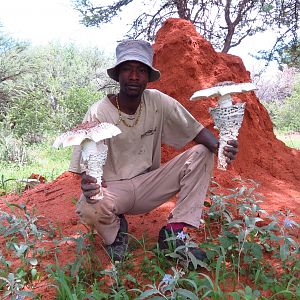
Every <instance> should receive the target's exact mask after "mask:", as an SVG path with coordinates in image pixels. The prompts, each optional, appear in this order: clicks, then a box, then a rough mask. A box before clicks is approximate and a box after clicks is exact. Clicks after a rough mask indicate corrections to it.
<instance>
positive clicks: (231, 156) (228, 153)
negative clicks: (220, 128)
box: [223, 140, 239, 164]
mask: <svg viewBox="0 0 300 300" xmlns="http://www.w3.org/2000/svg"><path fill="white" fill-rule="evenodd" d="M227 144H228V146H225V147H224V151H223V153H224V155H225V157H226V162H227V163H228V164H230V163H231V162H232V161H233V160H235V158H236V154H237V153H238V151H239V150H238V141H236V140H229V141H228V142H227Z"/></svg>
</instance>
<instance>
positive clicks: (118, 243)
mask: <svg viewBox="0 0 300 300" xmlns="http://www.w3.org/2000/svg"><path fill="white" fill-rule="evenodd" d="M119 218H120V229H119V231H118V233H117V236H116V239H115V241H114V242H113V243H112V244H111V245H108V246H105V249H106V251H107V253H108V255H109V256H110V258H111V260H112V261H113V262H117V261H119V262H121V261H122V260H123V259H124V256H125V253H126V251H127V247H128V235H127V233H128V223H127V221H126V219H125V217H124V215H119Z"/></svg>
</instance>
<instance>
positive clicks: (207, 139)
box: [194, 128, 238, 164]
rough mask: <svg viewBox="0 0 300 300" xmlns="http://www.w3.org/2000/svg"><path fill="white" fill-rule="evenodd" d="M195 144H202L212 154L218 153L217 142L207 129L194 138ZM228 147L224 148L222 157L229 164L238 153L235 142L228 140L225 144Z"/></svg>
mask: <svg viewBox="0 0 300 300" xmlns="http://www.w3.org/2000/svg"><path fill="white" fill-rule="evenodd" d="M194 141H195V142H196V143H197V144H202V145H204V146H205V147H206V148H208V149H209V150H210V151H211V152H213V153H216V154H217V153H218V148H219V141H218V140H217V139H216V137H215V136H214V135H213V134H212V133H211V132H210V131H209V130H208V129H207V128H203V129H202V130H201V131H200V132H199V133H198V134H197V135H196V137H195V138H194ZM227 144H228V146H225V147H224V155H225V157H226V162H227V163H228V164H229V163H231V161H232V160H235V158H236V154H237V153H238V142H237V141H236V140H230V141H228V142H227Z"/></svg>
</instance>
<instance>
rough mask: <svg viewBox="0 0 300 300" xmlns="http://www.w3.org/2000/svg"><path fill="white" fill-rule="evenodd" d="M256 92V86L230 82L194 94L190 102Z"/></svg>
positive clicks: (247, 83)
mask: <svg viewBox="0 0 300 300" xmlns="http://www.w3.org/2000/svg"><path fill="white" fill-rule="evenodd" d="M253 90H256V86H255V85H254V84H253V83H251V82H244V83H235V82H232V81H225V82H223V83H220V84H218V85H215V86H213V87H211V88H208V89H204V90H200V91H197V92H195V93H194V94H193V95H192V97H191V98H190V100H199V99H203V98H209V97H217V96H225V95H228V94H237V93H242V92H248V91H253Z"/></svg>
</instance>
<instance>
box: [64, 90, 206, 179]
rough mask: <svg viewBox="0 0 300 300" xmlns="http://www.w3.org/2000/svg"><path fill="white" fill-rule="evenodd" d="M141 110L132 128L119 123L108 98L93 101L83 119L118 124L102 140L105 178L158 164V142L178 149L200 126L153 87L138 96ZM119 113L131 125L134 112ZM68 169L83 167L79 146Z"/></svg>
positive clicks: (134, 173)
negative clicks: (116, 130) (114, 131)
mask: <svg viewBox="0 0 300 300" xmlns="http://www.w3.org/2000/svg"><path fill="white" fill-rule="evenodd" d="M142 105H143V106H142V112H141V115H140V119H139V121H138V123H137V124H136V125H135V126H134V127H127V126H126V125H124V124H123V122H119V112H118V109H117V108H116V107H115V106H114V105H113V104H112V103H111V102H110V100H109V99H108V97H105V98H104V99H102V100H100V101H98V102H96V103H94V104H93V105H92V106H91V107H90V109H89V110H88V112H87V114H86V115H85V117H84V120H83V122H86V121H95V120H97V121H99V122H109V123H112V124H115V125H116V126H118V127H119V128H120V130H121V132H122V133H121V134H119V135H117V136H115V137H113V138H111V139H107V140H105V141H104V142H105V144H106V145H107V146H108V154H107V160H106V163H105V166H104V170H103V177H104V180H105V181H107V182H108V181H116V180H122V179H131V178H133V177H135V176H137V175H140V174H142V173H145V172H148V171H151V170H155V169H157V168H159V166H160V160H161V144H167V145H170V146H173V147H175V148H176V149H180V148H181V147H183V146H184V145H186V144H187V143H188V142H190V141H192V140H193V139H194V138H195V137H196V135H197V134H198V133H199V132H200V131H201V130H202V128H203V125H202V124H200V123H199V122H198V121H197V120H195V118H194V117H193V116H192V115H191V114H190V113H189V112H188V111H187V110H186V109H185V108H184V107H183V106H182V105H181V104H180V103H179V102H178V101H176V100H175V99H173V98H171V97H170V96H168V95H166V94H163V93H162V92H160V91H158V90H154V89H147V90H145V91H144V93H143V95H142ZM138 111H139V108H138V109H137V112H136V115H127V114H125V113H123V112H122V113H121V114H122V117H123V118H124V119H125V120H126V122H127V123H129V124H133V123H134V120H135V117H137V115H138ZM69 170H70V171H72V172H75V173H82V172H84V171H85V167H84V165H83V164H82V160H81V150H80V146H75V147H74V150H73V154H72V159H71V163H70V168H69Z"/></svg>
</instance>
